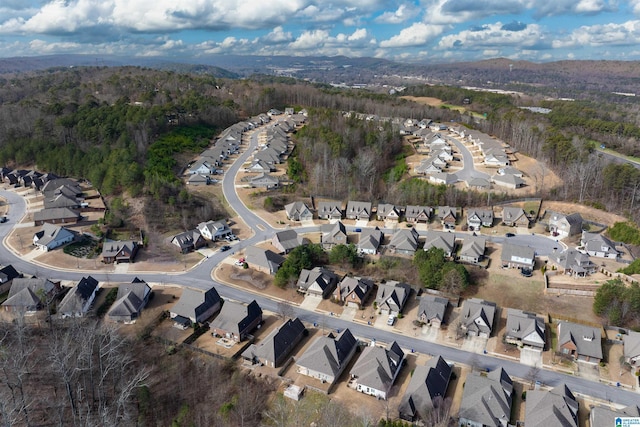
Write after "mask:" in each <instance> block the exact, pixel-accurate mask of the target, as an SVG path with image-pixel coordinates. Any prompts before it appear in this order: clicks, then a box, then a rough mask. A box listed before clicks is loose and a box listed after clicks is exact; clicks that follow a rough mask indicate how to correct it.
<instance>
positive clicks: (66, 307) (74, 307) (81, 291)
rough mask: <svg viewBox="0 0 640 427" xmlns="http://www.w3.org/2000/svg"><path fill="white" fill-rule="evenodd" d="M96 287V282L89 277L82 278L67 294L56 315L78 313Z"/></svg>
mask: <svg viewBox="0 0 640 427" xmlns="http://www.w3.org/2000/svg"><path fill="white" fill-rule="evenodd" d="M97 287H98V281H97V280H96V279H94V278H93V277H91V276H88V277H83V278H82V279H81V280H80V281H79V282H78V283H77V284H76V285H75V286H74V287H73V288H71V289H70V290H69V292H67V294H66V295H65V296H64V298H63V299H62V301H61V302H60V304H59V305H58V313H62V314H65V313H80V312H82V309H83V307H84V305H85V304H86V303H87V301H88V300H89V298H90V297H91V295H93V293H94V292H95V290H96V288H97Z"/></svg>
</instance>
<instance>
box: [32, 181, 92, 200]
mask: <svg viewBox="0 0 640 427" xmlns="http://www.w3.org/2000/svg"><path fill="white" fill-rule="evenodd" d="M41 191H42V194H43V195H44V198H45V199H51V198H53V197H54V196H57V195H59V194H65V195H67V196H71V197H81V196H82V187H80V184H79V183H78V182H77V181H74V180H72V179H70V178H54V179H51V180H49V181H47V182H46V184H44V186H43V187H42V190H41Z"/></svg>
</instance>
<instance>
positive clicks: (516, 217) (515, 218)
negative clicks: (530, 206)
mask: <svg viewBox="0 0 640 427" xmlns="http://www.w3.org/2000/svg"><path fill="white" fill-rule="evenodd" d="M502 223H503V224H504V225H507V226H515V227H529V217H527V214H526V213H525V212H524V209H522V208H517V207H512V206H505V207H504V209H503V210H502Z"/></svg>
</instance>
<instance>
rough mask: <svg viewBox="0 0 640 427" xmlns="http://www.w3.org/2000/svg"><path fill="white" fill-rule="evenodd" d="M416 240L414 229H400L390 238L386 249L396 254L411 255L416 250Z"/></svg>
mask: <svg viewBox="0 0 640 427" xmlns="http://www.w3.org/2000/svg"><path fill="white" fill-rule="evenodd" d="M418 238H419V235H418V232H417V231H416V229H415V228H413V227H412V228H400V229H398V230H396V232H395V233H393V235H392V236H391V241H390V242H389V246H388V248H389V249H390V250H391V251H392V252H393V253H396V254H402V255H413V254H415V253H416V249H418Z"/></svg>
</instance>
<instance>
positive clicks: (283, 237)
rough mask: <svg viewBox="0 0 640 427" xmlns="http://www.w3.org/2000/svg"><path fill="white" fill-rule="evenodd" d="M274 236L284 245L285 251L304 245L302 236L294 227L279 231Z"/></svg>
mask: <svg viewBox="0 0 640 427" xmlns="http://www.w3.org/2000/svg"><path fill="white" fill-rule="evenodd" d="M273 238H274V239H275V240H276V241H277V242H278V243H280V245H282V247H283V248H284V250H285V252H287V251H289V250H291V249H293V248H296V247H298V246H300V245H302V237H300V236H299V235H298V232H297V231H296V230H293V229H289V230H282V231H277V232H276V233H275V234H274V236H273Z"/></svg>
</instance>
